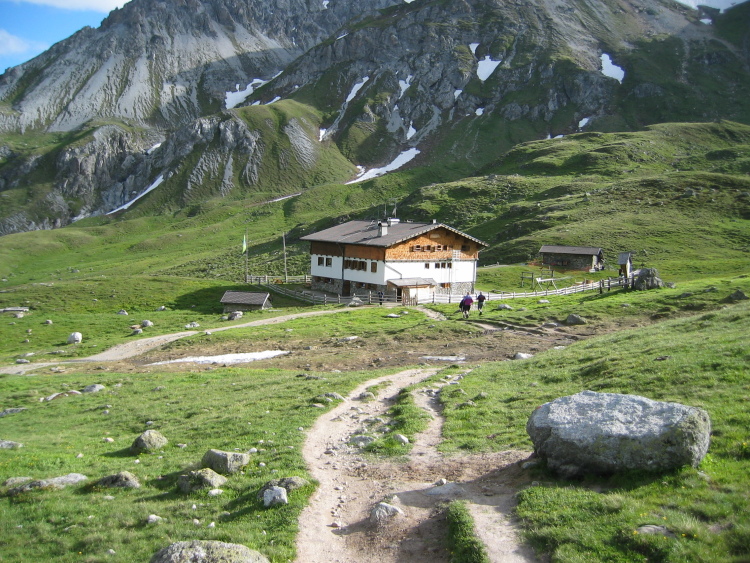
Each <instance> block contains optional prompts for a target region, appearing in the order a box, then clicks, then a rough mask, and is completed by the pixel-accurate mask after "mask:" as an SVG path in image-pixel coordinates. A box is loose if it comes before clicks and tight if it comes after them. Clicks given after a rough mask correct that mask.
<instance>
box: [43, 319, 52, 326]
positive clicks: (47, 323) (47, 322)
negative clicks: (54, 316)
mask: <svg viewBox="0 0 750 563" xmlns="http://www.w3.org/2000/svg"><path fill="white" fill-rule="evenodd" d="M44 324H46V325H51V324H52V321H51V320H50V319H47V320H46V321H44Z"/></svg>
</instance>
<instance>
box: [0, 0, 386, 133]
mask: <svg viewBox="0 0 750 563" xmlns="http://www.w3.org/2000/svg"><path fill="white" fill-rule="evenodd" d="M393 1H394V0H368V1H367V2H355V1H353V0H336V1H335V2H324V1H322V0H321V1H320V2H312V1H310V2H308V1H305V0H171V1H170V2H164V1H162V0H134V1H131V2H128V3H127V4H126V5H125V6H124V7H123V8H122V9H119V10H115V11H113V12H112V13H111V14H110V15H109V16H108V17H107V18H106V19H105V20H104V21H103V22H102V25H101V27H99V28H98V29H91V28H86V29H83V30H82V31H79V32H78V33H76V34H75V35H73V36H72V37H70V38H69V39H67V40H65V41H62V42H60V43H58V44H56V45H55V46H53V47H52V48H51V49H50V50H48V51H46V52H45V53H43V54H42V55H40V56H39V57H36V58H35V59H33V60H31V61H29V62H27V63H25V64H22V65H20V66H18V67H15V68H13V69H10V70H9V71H7V72H6V73H5V74H3V75H2V76H0V103H5V104H6V105H7V106H9V107H7V106H6V108H5V109H2V110H0V131H24V130H28V129H32V128H49V129H50V130H54V131H70V130H73V129H76V128H77V127H79V126H81V125H82V124H84V123H86V122H88V121H89V120H91V119H95V118H96V119H101V118H110V117H114V118H119V119H125V120H129V121H133V122H135V123H138V124H147V125H150V126H154V127H158V128H160V129H165V130H168V129H172V128H174V127H175V126H179V125H182V124H184V123H187V122H188V121H190V120H192V119H195V118H198V117H200V116H202V115H205V114H207V113H212V112H215V111H218V110H220V109H221V108H222V106H223V102H224V97H225V93H226V92H228V91H232V90H234V89H235V88H236V86H237V85H240V86H241V88H245V86H247V85H248V84H249V83H251V82H252V81H253V80H254V79H265V80H267V79H269V78H271V77H272V76H273V75H275V74H277V73H278V72H279V71H281V70H282V69H283V68H284V67H285V66H286V65H287V64H289V63H290V62H291V61H292V60H294V59H295V58H296V57H298V56H299V55H300V54H302V53H304V52H305V51H306V50H307V49H309V48H310V47H312V46H314V45H316V44H317V43H319V42H320V41H322V40H323V39H325V38H326V37H328V36H329V35H330V34H331V33H333V32H334V31H335V30H336V29H338V28H339V27H340V26H342V25H343V24H344V23H346V22H348V21H352V20H356V19H358V18H359V17H361V16H362V15H365V14H367V13H369V12H370V11H372V10H376V9H378V8H383V7H385V6H388V5H390V4H392V3H393Z"/></svg>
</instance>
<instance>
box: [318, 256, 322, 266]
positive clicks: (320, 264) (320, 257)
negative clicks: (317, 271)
mask: <svg viewBox="0 0 750 563" xmlns="http://www.w3.org/2000/svg"><path fill="white" fill-rule="evenodd" d="M322 265H323V257H322V256H318V266H322Z"/></svg>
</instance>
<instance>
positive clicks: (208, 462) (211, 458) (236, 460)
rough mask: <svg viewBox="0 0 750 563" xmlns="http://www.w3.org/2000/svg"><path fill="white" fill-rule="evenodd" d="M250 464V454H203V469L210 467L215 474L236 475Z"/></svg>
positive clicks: (215, 451) (208, 452) (214, 452)
mask: <svg viewBox="0 0 750 563" xmlns="http://www.w3.org/2000/svg"><path fill="white" fill-rule="evenodd" d="M248 463H250V454H243V453H239V452H223V451H221V450H208V451H207V452H206V453H205V454H203V460H202V465H203V467H210V468H211V469H213V470H214V471H216V472H217V473H237V472H239V471H241V470H242V468H243V467H245V466H246V465H247V464H248Z"/></svg>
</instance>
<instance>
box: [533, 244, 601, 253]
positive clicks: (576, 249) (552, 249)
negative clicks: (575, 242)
mask: <svg viewBox="0 0 750 563" xmlns="http://www.w3.org/2000/svg"><path fill="white" fill-rule="evenodd" d="M601 253H602V249H601V248H597V247H595V246H554V245H549V244H545V245H544V246H542V248H540V249H539V254H576V255H584V256H594V255H599V254H601Z"/></svg>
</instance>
